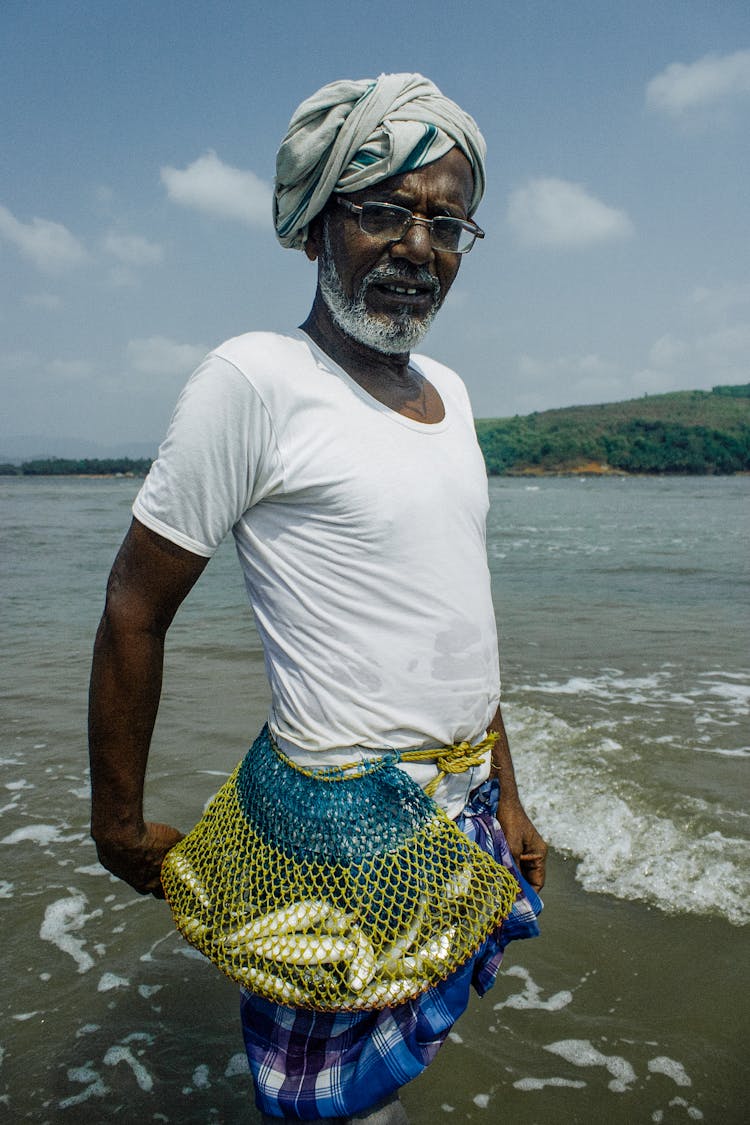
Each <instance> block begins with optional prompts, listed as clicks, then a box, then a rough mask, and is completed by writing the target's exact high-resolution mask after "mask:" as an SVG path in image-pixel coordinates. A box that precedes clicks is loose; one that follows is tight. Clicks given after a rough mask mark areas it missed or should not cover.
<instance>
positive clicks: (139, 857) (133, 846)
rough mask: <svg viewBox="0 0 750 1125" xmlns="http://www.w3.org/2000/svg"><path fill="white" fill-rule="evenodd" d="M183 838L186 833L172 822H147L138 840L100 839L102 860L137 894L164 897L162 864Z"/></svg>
mask: <svg viewBox="0 0 750 1125" xmlns="http://www.w3.org/2000/svg"><path fill="white" fill-rule="evenodd" d="M182 837H183V833H182V832H179V831H178V830H177V829H176V828H172V827H171V825H168V824H153V823H148V822H147V823H146V824H145V825H144V829H143V832H142V833H141V834H139V836H138V837H137V838H136V839H129V840H127V841H123V840H122V839H120V840H116V841H100V842H98V843H97V852H98V855H99V862H100V863H101V864H102V866H104V867H106V868H107V870H108V871H111V872H112V874H113V875H116V876H117V877H118V879H122V880H123V881H124V882H126V883H128V884H129V885H130V886H131V887H132V888H133V890H135V891H137V892H138V894H140V895H153V896H154V898H164V891H163V889H162V885H161V867H162V863H163V861H164V857H165V856H166V854H167V852H168V851H169V850H170V849H171V848H172V847H174V845H175V844H176V843H178V842H179V841H180V840H181V839H182Z"/></svg>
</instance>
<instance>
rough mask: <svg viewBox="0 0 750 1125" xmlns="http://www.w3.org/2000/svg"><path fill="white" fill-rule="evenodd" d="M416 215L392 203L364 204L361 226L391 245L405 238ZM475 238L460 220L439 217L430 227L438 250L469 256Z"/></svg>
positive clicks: (432, 239) (433, 244)
mask: <svg viewBox="0 0 750 1125" xmlns="http://www.w3.org/2000/svg"><path fill="white" fill-rule="evenodd" d="M413 217H414V216H413V215H412V213H411V211H407V210H406V208H405V207H396V206H395V205H393V204H390V203H363V204H362V211H361V212H360V226H361V227H362V230H363V231H364V232H365V234H369V235H372V236H373V237H374V238H383V239H386V240H388V241H398V240H400V239H401V238H403V237H404V235H405V234H406V232H407V230H408V229H409V227H410V226H411V224H412V220H413ZM475 237H476V236H475V234H474V232H473V231H472V230H467V229H466V227H464V226H463V224H462V223H461V220H460V219H451V218H449V217H448V216H438V217H437V218H435V219H433V220H432V225H431V226H430V241H431V243H432V246H433V247H434V249H435V250H449V251H452V252H453V253H458V254H465V253H466V251H467V250H469V249H470V248H471V247H472V246H473V245H474V239H475Z"/></svg>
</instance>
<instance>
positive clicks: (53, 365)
mask: <svg viewBox="0 0 750 1125" xmlns="http://www.w3.org/2000/svg"><path fill="white" fill-rule="evenodd" d="M47 371H48V372H49V373H50V375H54V376H55V378H58V379H65V380H68V381H70V382H77V381H78V380H79V379H86V378H88V376H89V375H90V374H91V372H92V371H93V367H92V365H91V364H90V363H89V361H88V360H87V359H53V360H50V362H49V363H48V364H47Z"/></svg>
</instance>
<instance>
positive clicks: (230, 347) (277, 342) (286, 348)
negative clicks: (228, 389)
mask: <svg viewBox="0 0 750 1125" xmlns="http://www.w3.org/2000/svg"><path fill="white" fill-rule="evenodd" d="M211 355H213V356H216V357H217V358H218V359H222V360H224V361H226V362H227V363H229V364H231V365H232V366H233V367H235V368H236V369H237V370H238V371H239V372H240V373H241V374H242V375H244V376H245V378H247V379H248V380H249V381H250V382H255V381H256V379H262V378H263V377H264V376H268V375H269V374H270V375H273V376H276V375H278V373H280V372H289V370H290V368H296V367H299V366H300V365H301V364H304V363H305V361H306V359H308V358H309V348H308V347H307V345H306V343H305V341H304V340H303V339H302V337H301V336H300V334H299V333H296V332H245V333H243V334H242V335H241V336H234V337H232V338H231V339H230V340H225V341H224V343H223V344H220V345H219V346H218V347H217V348H214V350H213V352H212V353H211Z"/></svg>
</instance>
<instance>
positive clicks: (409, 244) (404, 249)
mask: <svg viewBox="0 0 750 1125" xmlns="http://www.w3.org/2000/svg"><path fill="white" fill-rule="evenodd" d="M391 257H393V258H405V259H406V260H407V261H409V262H413V263H414V265H417V266H424V265H427V263H428V262H431V261H432V259H433V258H434V251H433V249H432V243H431V241H430V227H429V220H427V219H419V218H417V217H416V216H415V217H414V218H413V219H412V221H411V226H410V227H409V229H408V230H407V232H406V234H405V235H404V236H403V238H400V239H399V241H398V242H393V243H392V244H391Z"/></svg>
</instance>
